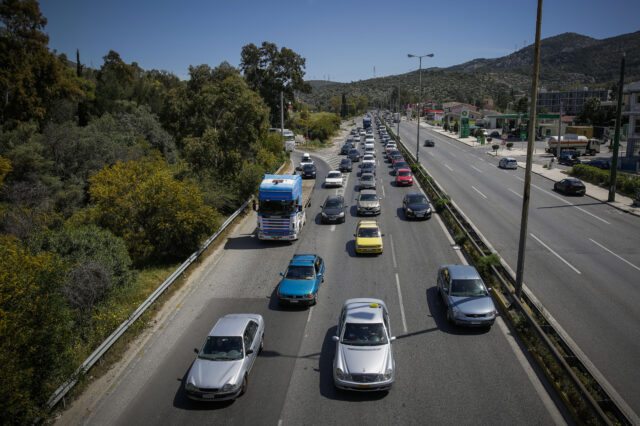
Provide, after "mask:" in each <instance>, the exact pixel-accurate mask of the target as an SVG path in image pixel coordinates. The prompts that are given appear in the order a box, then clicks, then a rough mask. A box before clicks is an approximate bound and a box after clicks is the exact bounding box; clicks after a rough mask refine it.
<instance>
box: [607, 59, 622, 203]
mask: <svg viewBox="0 0 640 426" xmlns="http://www.w3.org/2000/svg"><path fill="white" fill-rule="evenodd" d="M624 62H625V54H624V52H623V53H622V60H621V61H620V83H618V111H617V112H616V133H615V136H614V137H613V157H612V158H611V178H610V179H609V181H610V182H609V198H608V199H607V201H609V202H611V201H615V200H616V175H617V172H618V149H619V147H620V121H621V120H622V86H624Z"/></svg>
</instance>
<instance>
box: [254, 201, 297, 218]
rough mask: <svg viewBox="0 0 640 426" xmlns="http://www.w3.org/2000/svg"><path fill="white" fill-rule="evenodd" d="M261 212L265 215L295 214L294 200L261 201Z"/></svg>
mask: <svg viewBox="0 0 640 426" xmlns="http://www.w3.org/2000/svg"><path fill="white" fill-rule="evenodd" d="M259 212H260V213H261V214H263V215H265V214H266V215H286V214H291V213H294V212H295V203H294V201H293V200H261V201H260V208H259Z"/></svg>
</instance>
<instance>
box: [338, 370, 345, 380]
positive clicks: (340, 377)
mask: <svg viewBox="0 0 640 426" xmlns="http://www.w3.org/2000/svg"><path fill="white" fill-rule="evenodd" d="M336 377H337V378H338V379H340V380H343V379H344V372H343V371H342V370H341V369H340V368H336Z"/></svg>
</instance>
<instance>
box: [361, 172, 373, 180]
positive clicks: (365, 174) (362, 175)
mask: <svg viewBox="0 0 640 426" xmlns="http://www.w3.org/2000/svg"><path fill="white" fill-rule="evenodd" d="M363 177H367V178H368V177H371V178H374V177H373V173H362V174H361V175H360V179H362V178H363Z"/></svg>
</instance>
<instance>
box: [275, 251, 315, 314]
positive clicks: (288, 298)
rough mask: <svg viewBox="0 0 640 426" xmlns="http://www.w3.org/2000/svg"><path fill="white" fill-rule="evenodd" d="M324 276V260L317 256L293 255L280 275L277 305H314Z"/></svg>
mask: <svg viewBox="0 0 640 426" xmlns="http://www.w3.org/2000/svg"><path fill="white" fill-rule="evenodd" d="M324 274H325V270H324V260H322V258H321V257H320V256H318V255H317V254H296V255H294V256H293V258H292V259H291V262H289V266H288V267H287V270H286V271H285V272H281V273H280V275H281V276H282V280H281V281H280V284H278V288H277V290H276V295H277V296H278V304H280V305H284V304H289V305H298V304H307V305H315V304H316V302H317V301H318V288H319V287H320V284H321V283H322V282H323V281H324Z"/></svg>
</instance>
